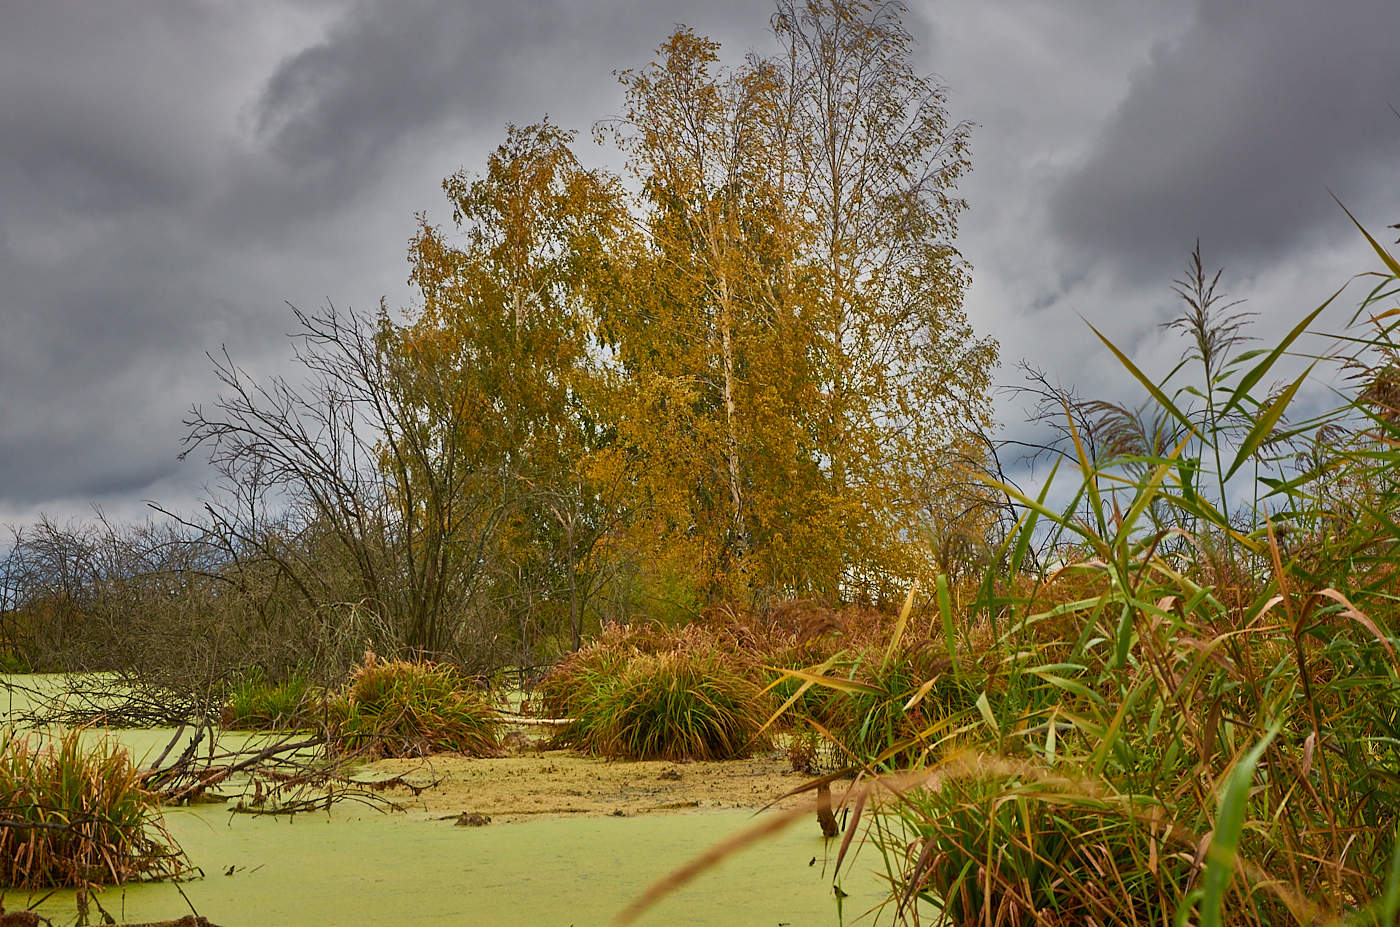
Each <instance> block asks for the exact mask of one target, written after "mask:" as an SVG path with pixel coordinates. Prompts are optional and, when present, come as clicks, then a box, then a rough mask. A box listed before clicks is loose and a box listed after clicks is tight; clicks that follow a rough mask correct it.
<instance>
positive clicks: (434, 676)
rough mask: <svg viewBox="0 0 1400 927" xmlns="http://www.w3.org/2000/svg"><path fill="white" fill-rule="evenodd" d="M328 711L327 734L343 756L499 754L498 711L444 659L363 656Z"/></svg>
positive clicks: (329, 702)
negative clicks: (427, 659)
mask: <svg viewBox="0 0 1400 927" xmlns="http://www.w3.org/2000/svg"><path fill="white" fill-rule="evenodd" d="M327 709H328V715H329V730H328V738H327V739H328V742H329V743H330V745H331V746H332V748H333V749H335V750H337V751H339V752H341V753H350V752H357V751H363V752H364V753H367V754H368V755H371V756H376V757H413V756H428V755H430V754H433V753H439V752H452V753H461V754H464V755H467V756H497V755H499V753H500V747H501V739H500V727H501V719H500V716H499V715H498V714H497V713H496V711H495V709H494V708H492V706H491V704H490V703H489V702H488V701H487V699H486V697H485V696H484V695H483V694H482V693H481V692H480V691H479V690H477V689H476V688H475V687H474V686H473V685H472V683H471V680H469V679H467V678H466V677H465V676H463V675H462V674H461V673H459V672H458V671H457V670H455V669H453V668H452V667H450V666H445V665H443V664H439V663H426V662H409V661H406V660H382V659H380V658H378V657H376V656H375V655H374V654H373V653H366V654H365V658H364V661H363V662H362V663H361V664H360V665H359V666H358V667H357V668H356V669H355V671H354V673H353V674H352V675H351V677H350V682H349V684H348V685H347V686H346V687H345V690H344V691H343V692H342V693H341V694H340V695H338V696H336V697H335V698H332V699H330V700H329V701H328V704H327Z"/></svg>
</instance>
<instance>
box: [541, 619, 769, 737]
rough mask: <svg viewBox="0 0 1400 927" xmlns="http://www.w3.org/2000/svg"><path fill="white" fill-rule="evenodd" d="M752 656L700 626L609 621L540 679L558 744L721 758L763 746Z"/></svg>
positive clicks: (763, 712)
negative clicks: (558, 717) (650, 627)
mask: <svg viewBox="0 0 1400 927" xmlns="http://www.w3.org/2000/svg"><path fill="white" fill-rule="evenodd" d="M757 672H758V669H757V665H756V664H754V663H752V661H748V660H745V659H743V658H741V657H739V656H738V655H737V654H736V653H735V652H734V651H733V650H732V649H730V648H729V647H726V646H724V644H723V643H721V642H716V641H715V640H714V639H713V638H711V637H709V636H708V635H707V634H706V633H704V632H703V631H702V630H700V629H689V630H678V631H675V632H663V633H661V634H660V635H659V636H658V635H657V634H656V633H655V632H652V631H643V632H640V633H638V632H636V631H632V630H628V629H622V628H618V629H613V630H611V631H610V632H608V633H607V634H606V635H605V636H604V637H603V638H602V639H600V640H599V641H597V642H595V644H594V645H592V646H591V647H590V648H588V649H586V650H584V651H580V653H578V654H575V655H574V657H573V658H571V659H570V660H568V661H566V662H565V663H564V664H563V665H561V666H560V667H559V668H558V669H556V671H555V672H554V673H553V674H552V675H551V677H550V678H549V679H547V680H546V681H545V684H544V689H545V692H546V703H547V704H549V705H552V707H554V708H555V709H556V710H560V711H564V712H567V713H568V714H569V716H570V718H571V722H572V723H570V724H569V725H568V726H567V727H565V728H564V729H563V730H562V731H561V732H560V733H559V734H558V735H557V737H556V741H557V742H558V743H560V744H562V745H568V746H574V747H578V748H579V749H582V750H586V751H588V752H590V753H596V754H600V755H602V756H607V757H611V758H616V759H631V760H644V759H665V760H722V759H732V758H735V757H740V756H745V755H747V754H749V753H752V752H753V751H754V750H757V749H760V748H762V747H766V746H767V740H766V739H765V738H763V737H761V736H760V732H761V730H762V727H763V723H764V721H765V720H766V719H767V716H768V711H769V708H770V706H769V702H768V699H767V698H766V696H765V694H764V692H763V690H762V688H761V686H760V685H759V684H758V682H757V681H756V675H757Z"/></svg>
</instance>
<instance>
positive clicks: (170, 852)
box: [0, 729, 185, 889]
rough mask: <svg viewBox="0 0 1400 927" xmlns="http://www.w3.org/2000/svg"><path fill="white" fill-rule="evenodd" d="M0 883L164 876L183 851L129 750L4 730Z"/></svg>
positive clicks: (179, 868) (63, 883) (75, 735)
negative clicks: (166, 825)
mask: <svg viewBox="0 0 1400 927" xmlns="http://www.w3.org/2000/svg"><path fill="white" fill-rule="evenodd" d="M0 818H3V819H4V820H3V826H0V885H5V886H13V887H16V888H25V889H39V888H55V887H70V886H78V887H82V886H86V885H89V884H109V883H115V884H121V883H124V882H128V881H132V880H138V879H168V878H174V877H176V876H178V875H179V874H180V873H181V872H183V871H184V869H185V858H184V855H183V854H182V853H181V851H180V849H179V847H177V846H176V845H175V842H174V840H172V839H171V837H170V834H169V833H168V832H167V831H166V829H165V824H164V823H163V822H162V820H161V817H160V809H159V804H158V802H157V799H156V797H155V796H154V795H152V794H151V793H149V792H147V791H146V790H145V789H143V788H142V787H141V783H140V779H139V776H138V773H137V770H136V767H135V765H134V764H133V763H132V761H131V755H130V754H129V753H128V752H127V751H126V750H125V749H124V748H122V747H120V746H118V745H116V744H114V743H112V742H111V741H107V740H102V741H98V742H96V743H84V742H83V740H82V735H81V731H80V730H76V729H75V730H70V731H68V732H67V733H65V734H64V735H63V736H62V737H60V738H58V739H56V740H54V741H51V742H39V739H38V737H37V736H23V735H20V734H17V733H15V732H14V731H13V730H5V731H4V732H2V733H0Z"/></svg>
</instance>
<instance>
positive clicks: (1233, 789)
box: [1200, 722, 1282, 927]
mask: <svg viewBox="0 0 1400 927" xmlns="http://www.w3.org/2000/svg"><path fill="white" fill-rule="evenodd" d="M1281 727H1282V725H1281V724H1279V723H1277V722H1275V723H1274V724H1273V725H1272V726H1271V727H1270V728H1269V730H1268V733H1266V734H1265V735H1264V736H1263V738H1261V739H1260V741H1259V742H1258V743H1257V744H1255V745H1254V747H1253V748H1252V749H1251V750H1250V751H1249V752H1248V753H1247V754H1245V755H1244V757H1243V758H1242V759H1241V760H1240V761H1239V762H1238V763H1236V764H1235V768H1234V769H1232V770H1230V778H1229V780H1228V781H1227V782H1226V784H1225V793H1224V795H1222V796H1221V799H1220V812H1219V814H1217V815H1216V818H1215V836H1214V837H1212V838H1211V841H1210V849H1209V850H1208V851H1207V852H1206V857H1207V862H1206V873H1205V877H1204V878H1203V879H1202V880H1201V885H1202V889H1203V893H1202V895H1201V914H1200V925H1201V927H1221V925H1222V923H1223V921H1222V910H1223V908H1224V904H1225V892H1226V891H1227V890H1228V889H1229V887H1230V882H1231V880H1232V879H1233V878H1234V875H1235V857H1236V855H1237V854H1238V852H1239V847H1240V833H1241V832H1242V831H1243V829H1244V818H1245V811H1246V810H1247V807H1248V805H1249V792H1250V788H1251V787H1252V786H1253V784H1254V769H1255V767H1256V766H1258V765H1259V758H1260V757H1262V756H1263V755H1264V751H1265V750H1267V749H1268V748H1269V744H1271V743H1273V740H1274V737H1275V736H1277V735H1278V732H1279V730H1280V728H1281Z"/></svg>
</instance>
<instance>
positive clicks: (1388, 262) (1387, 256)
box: [1332, 196, 1400, 277]
mask: <svg viewBox="0 0 1400 927" xmlns="http://www.w3.org/2000/svg"><path fill="white" fill-rule="evenodd" d="M1332 199H1333V201H1334V202H1336V204H1337V205H1338V206H1341V207H1342V212H1344V213H1346V214H1347V218H1348V219H1350V220H1351V221H1352V224H1353V225H1355V226H1356V227H1357V229H1358V230H1360V232H1361V234H1362V235H1365V236H1366V240H1367V241H1368V242H1370V243H1371V247H1372V248H1373V249H1375V252H1376V254H1378V255H1380V259H1381V261H1382V262H1383V263H1384V264H1385V266H1386V267H1387V268H1389V270H1390V272H1391V273H1392V274H1394V275H1395V276H1397V277H1400V261H1397V260H1395V257H1394V256H1393V255H1391V253H1390V252H1389V251H1387V250H1385V248H1383V247H1381V243H1380V242H1378V241H1376V240H1375V239H1374V238H1372V237H1371V233H1370V232H1368V231H1366V229H1365V227H1364V226H1362V224H1361V223H1360V222H1357V221H1356V217H1355V216H1353V215H1352V214H1351V210H1350V209H1347V208H1346V206H1343V205H1342V201H1341V200H1339V199H1337V198H1336V197H1335V196H1334V197H1332Z"/></svg>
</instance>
